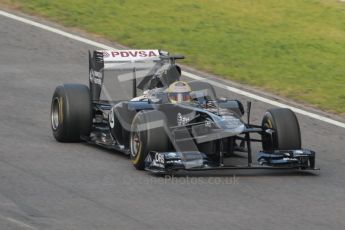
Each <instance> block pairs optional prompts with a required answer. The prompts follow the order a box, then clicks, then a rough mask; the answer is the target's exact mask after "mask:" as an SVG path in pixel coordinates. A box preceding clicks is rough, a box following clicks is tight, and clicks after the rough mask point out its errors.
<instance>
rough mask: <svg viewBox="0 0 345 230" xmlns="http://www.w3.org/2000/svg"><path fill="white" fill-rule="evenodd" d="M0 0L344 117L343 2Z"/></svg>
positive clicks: (266, 0)
mask: <svg viewBox="0 0 345 230" xmlns="http://www.w3.org/2000/svg"><path fill="white" fill-rule="evenodd" d="M0 2H1V3H4V4H7V5H15V6H16V7H17V8H19V9H20V10H22V11H24V12H27V13H34V14H38V15H40V16H44V17H46V18H48V19H51V20H53V21H56V22H59V23H61V24H62V25H64V26H68V27H78V28H81V29H84V30H86V31H89V32H92V33H96V34H99V35H101V36H104V37H105V38H107V39H109V40H114V41H117V42H119V43H121V44H124V45H127V46H130V47H135V48H160V49H165V50H169V51H170V52H173V53H182V54H185V55H186V56H187V59H186V60H185V61H184V63H186V64H188V65H191V66H194V67H196V68H198V69H201V70H204V71H208V72H211V73H215V74H217V75H221V76H223V77H224V78H228V79H231V80H235V81H238V82H240V83H243V84H249V85H253V86H257V87H260V88H262V89H265V90H268V91H270V92H273V93H275V94H277V95H280V96H284V97H288V98H291V99H294V100H296V101H299V102H306V103H309V104H311V105H314V106H316V107H318V108H320V109H324V110H328V111H331V112H335V113H338V114H341V115H345V3H341V2H339V1H336V0H284V1H277V0H260V1H253V0H232V1H222V0H212V1H211V0H200V1H195V0H176V1H170V0H147V1H141V0H113V1H107V0H95V1H88V0H74V1H69V0H56V1H49V0H0Z"/></svg>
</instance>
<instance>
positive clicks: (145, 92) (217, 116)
mask: <svg viewBox="0 0 345 230" xmlns="http://www.w3.org/2000/svg"><path fill="white" fill-rule="evenodd" d="M183 58H184V57H183V56H181V55H169V53H168V52H165V51H160V50H100V51H93V52H92V53H91V52H89V87H87V86H85V85H80V84H63V85H60V86H58V87H57V88H56V89H55V92H54V95H53V98H52V104H51V127H52V131H53V135H54V137H55V139H56V140H57V141H59V142H76V141H86V142H89V143H92V144H96V145H99V146H102V147H106V148H108V149H113V150H115V151H119V152H122V153H124V154H127V155H129V156H130V158H131V161H132V163H133V165H134V167H135V168H137V169H139V170H143V169H145V170H148V171H151V172H153V173H159V174H166V173H171V172H174V171H177V170H187V171H195V170H213V169H301V170H314V169H316V168H315V152H314V151H311V150H308V149H302V148H301V133H300V127H299V123H298V120H297V117H296V115H295V114H294V113H293V112H292V111H291V110H290V109H286V108H273V109H269V110H268V111H267V112H266V113H265V114H264V116H263V119H262V123H261V124H260V125H253V124H251V123H250V108H251V103H250V102H248V103H247V109H246V110H247V117H244V114H245V111H244V106H243V105H242V103H241V102H240V101H238V100H230V99H227V98H217V96H216V90H215V89H214V87H213V86H212V85H211V84H209V83H207V82H206V81H200V80H193V81H189V82H187V81H182V80H181V79H182V77H181V68H180V67H179V66H178V65H177V64H176V63H175V61H176V60H177V59H183ZM245 120H246V121H245ZM253 136H257V137H256V138H253ZM253 142H261V143H262V150H261V151H259V152H258V153H257V155H256V156H257V163H252V147H251V144H252V143H253ZM237 152H245V153H246V156H247V160H246V162H245V163H242V164H240V165H239V164H235V163H234V162H231V159H232V157H233V156H234V155H235V154H236V153H237Z"/></svg>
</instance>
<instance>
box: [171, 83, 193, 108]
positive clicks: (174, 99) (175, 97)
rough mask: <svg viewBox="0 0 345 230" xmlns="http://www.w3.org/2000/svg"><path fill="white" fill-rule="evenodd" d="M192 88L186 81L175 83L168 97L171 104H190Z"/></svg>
mask: <svg viewBox="0 0 345 230" xmlns="http://www.w3.org/2000/svg"><path fill="white" fill-rule="evenodd" d="M191 91H192V90H191V88H190V86H189V85H188V84H187V82H184V81H175V82H174V83H172V84H171V85H170V86H169V88H168V97H169V100H170V102H171V103H181V102H190V101H191V97H190V92H191Z"/></svg>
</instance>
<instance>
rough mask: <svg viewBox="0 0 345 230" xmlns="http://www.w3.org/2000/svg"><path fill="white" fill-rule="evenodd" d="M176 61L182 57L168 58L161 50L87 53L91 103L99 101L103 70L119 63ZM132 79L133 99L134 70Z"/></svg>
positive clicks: (134, 87)
mask: <svg viewBox="0 0 345 230" xmlns="http://www.w3.org/2000/svg"><path fill="white" fill-rule="evenodd" d="M176 59H184V56H182V55H174V56H169V53H168V52H166V51H162V50H134V49H133V50H94V51H92V52H91V51H89V87H90V94H91V100H92V101H98V100H99V99H100V95H101V90H102V84H103V79H104V70H107V69H112V68H118V67H117V66H121V63H139V62H150V61H153V62H160V61H163V60H170V63H175V60H176ZM133 72H134V77H133V97H135V96H136V88H137V85H136V79H135V70H133Z"/></svg>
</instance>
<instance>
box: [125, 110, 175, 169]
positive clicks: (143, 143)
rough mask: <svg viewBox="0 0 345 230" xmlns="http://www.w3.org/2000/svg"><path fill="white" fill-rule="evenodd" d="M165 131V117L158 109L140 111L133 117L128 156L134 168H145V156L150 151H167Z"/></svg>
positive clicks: (167, 143)
mask: <svg viewBox="0 0 345 230" xmlns="http://www.w3.org/2000/svg"><path fill="white" fill-rule="evenodd" d="M167 131H168V130H167V128H166V117H165V115H164V114H163V113H162V112H160V111H141V112H139V113H138V114H137V115H136V116H135V117H134V119H133V122H132V126H131V134H130V150H131V154H130V156H131V161H132V164H133V166H134V167H135V168H136V169H139V170H143V169H144V168H145V158H146V156H147V154H148V153H149V152H150V151H157V152H165V151H168V149H169V138H168V135H167Z"/></svg>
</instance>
